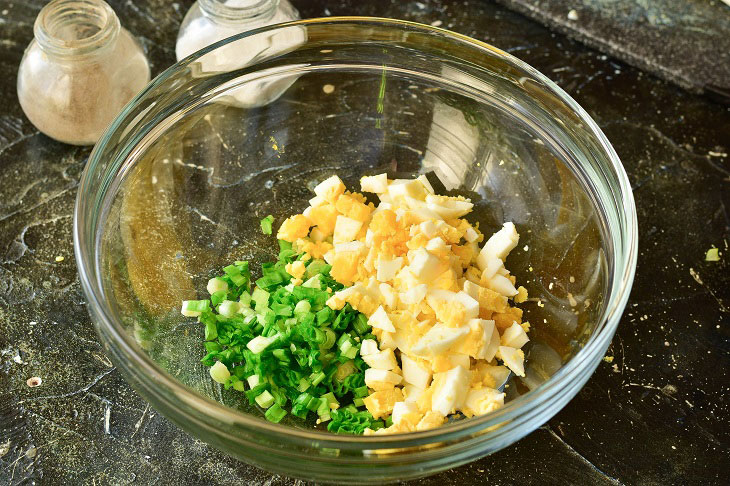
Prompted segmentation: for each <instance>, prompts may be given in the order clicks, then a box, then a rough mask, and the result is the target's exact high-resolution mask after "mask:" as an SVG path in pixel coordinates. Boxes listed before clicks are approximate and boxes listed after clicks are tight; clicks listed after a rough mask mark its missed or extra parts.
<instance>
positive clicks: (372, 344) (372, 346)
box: [360, 339, 379, 357]
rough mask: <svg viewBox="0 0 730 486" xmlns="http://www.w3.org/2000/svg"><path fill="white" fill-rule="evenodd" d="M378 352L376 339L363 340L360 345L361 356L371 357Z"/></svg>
mask: <svg viewBox="0 0 730 486" xmlns="http://www.w3.org/2000/svg"><path fill="white" fill-rule="evenodd" d="M378 352H379V350H378V343H377V342H376V341H375V340H374V339H363V341H362V343H360V356H363V357H364V356H369V355H371V354H375V353H378Z"/></svg>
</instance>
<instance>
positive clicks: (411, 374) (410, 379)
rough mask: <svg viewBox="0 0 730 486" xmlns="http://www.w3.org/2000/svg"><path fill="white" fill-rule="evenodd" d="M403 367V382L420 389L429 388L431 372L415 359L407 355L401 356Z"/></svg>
mask: <svg viewBox="0 0 730 486" xmlns="http://www.w3.org/2000/svg"><path fill="white" fill-rule="evenodd" d="M401 365H402V366H401V367H402V368H403V381H405V382H406V383H410V384H411V385H414V386H416V387H418V388H421V389H424V388H427V387H428V385H429V384H430V383H431V371H430V370H428V369H426V368H424V367H423V366H421V365H420V364H418V362H417V361H416V360H414V359H411V358H410V357H408V355H406V354H403V353H402V354H401Z"/></svg>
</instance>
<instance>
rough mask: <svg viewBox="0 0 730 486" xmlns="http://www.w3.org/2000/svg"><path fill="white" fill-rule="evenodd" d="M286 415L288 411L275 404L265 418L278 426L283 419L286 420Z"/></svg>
mask: <svg viewBox="0 0 730 486" xmlns="http://www.w3.org/2000/svg"><path fill="white" fill-rule="evenodd" d="M285 415H286V410H284V409H283V408H281V407H280V406H279V404H278V403H277V404H274V405H273V406H272V407H271V408H269V409H268V410H267V411H266V413H265V414H264V416H265V417H266V420H268V421H269V422H274V423H275V424H278V423H279V422H281V419H283V418H284V416H285Z"/></svg>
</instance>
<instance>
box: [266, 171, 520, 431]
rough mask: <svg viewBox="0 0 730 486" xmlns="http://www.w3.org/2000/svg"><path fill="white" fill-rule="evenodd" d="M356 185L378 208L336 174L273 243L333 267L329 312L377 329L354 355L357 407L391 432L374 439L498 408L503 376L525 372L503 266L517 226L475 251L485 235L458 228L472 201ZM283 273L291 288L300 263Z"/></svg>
mask: <svg viewBox="0 0 730 486" xmlns="http://www.w3.org/2000/svg"><path fill="white" fill-rule="evenodd" d="M361 186H362V190H363V191H364V192H373V193H375V194H377V195H378V197H379V199H380V204H379V205H378V206H377V207H375V205H373V204H372V203H368V202H367V199H366V198H365V196H363V195H362V194H359V193H356V192H349V191H347V190H346V188H345V185H344V183H343V182H342V181H341V180H340V179H339V177H337V176H332V177H330V178H328V179H326V180H325V181H323V182H322V183H320V184H319V185H318V186H317V187H315V189H314V192H315V194H316V196H315V197H314V198H312V199H311V200H310V207H308V208H307V209H306V210H305V211H304V213H303V214H298V215H295V216H292V217H290V218H288V219H287V220H286V221H284V223H283V224H282V225H281V228H280V229H279V232H278V234H277V237H278V238H279V239H282V240H286V241H289V242H291V243H293V244H294V248H295V249H296V250H297V251H298V252H301V253H304V254H305V258H317V259H324V260H325V261H326V262H327V263H328V264H330V265H331V267H332V268H331V270H330V275H331V276H332V278H334V279H335V280H337V281H338V282H340V283H342V284H343V285H346V286H348V287H347V288H345V289H344V290H341V291H339V292H336V293H334V294H333V295H332V297H331V298H330V299H329V300H328V301H327V305H328V306H330V307H331V308H333V309H341V308H342V307H343V306H344V305H345V303H349V304H350V305H351V306H352V307H353V308H354V309H356V310H358V311H360V312H362V313H363V314H365V315H366V316H367V317H368V319H369V321H368V322H369V324H370V325H371V326H372V327H373V331H372V332H373V334H374V335H375V336H376V337H377V338H378V344H379V349H378V346H377V345H376V344H375V343H374V342H371V343H369V344H370V345H368V346H365V345H364V346H363V347H362V348H361V353H362V355H363V356H362V357H363V359H364V360H365V361H366V362H367V363H368V365H369V366H370V368H369V369H368V370H367V372H366V380H365V381H366V385H367V386H368V387H369V389H370V390H371V393H370V395H369V396H368V397H366V398H365V399H364V400H363V402H364V404H365V406H366V407H367V410H368V411H369V412H370V413H371V414H372V415H373V417H374V418H376V419H378V418H381V417H382V418H384V417H387V416H391V418H392V422H393V425H392V426H390V427H388V428H385V429H380V430H378V431H377V432H374V433H377V434H381V433H397V432H412V431H420V430H427V429H430V428H434V427H438V426H440V425H441V424H443V423H444V422H445V421H446V416H447V415H449V414H451V413H455V412H461V413H463V414H464V415H466V416H473V415H481V414H485V413H489V412H491V411H493V410H495V409H497V408H499V407H501V406H502V405H503V404H504V393H501V392H499V391H498V390H497V387H499V386H501V385H502V384H503V383H504V381H505V380H506V379H507V377H508V376H509V373H510V371H511V372H513V373H514V374H516V375H518V376H524V374H525V372H524V353H523V351H522V350H521V349H520V348H521V347H522V346H524V344H525V343H527V341H529V338H528V337H527V332H528V331H529V328H530V326H529V323H527V322H522V310H520V309H518V308H516V307H511V306H510V304H509V299H512V300H513V301H514V302H516V303H519V302H524V301H525V300H526V299H527V290H526V289H525V288H524V287H519V288H515V283H516V279H515V277H514V276H512V275H510V273H509V271H507V270H506V269H505V267H504V260H505V259H506V257H507V255H508V254H509V252H510V251H511V250H512V249H513V248H515V247H516V246H517V243H518V240H519V235H518V234H517V231H516V229H515V226H514V224H512V223H509V222H508V223H505V224H504V226H503V227H502V228H501V229H500V230H499V231H498V232H496V233H495V234H494V235H492V236H491V237H490V238H489V239H487V240H486V242H485V243H484V245H483V246H482V248H481V249H480V248H479V243H481V242H482V241H484V240H485V237H484V235H483V234H482V233H481V232H480V231H479V228H478V227H475V226H473V225H472V224H471V223H469V221H467V220H466V219H464V218H463V217H464V216H466V215H467V214H468V213H469V212H470V211H471V209H472V207H473V205H472V203H471V201H470V200H468V199H465V198H463V197H460V196H459V197H450V196H442V195H437V194H434V191H433V188H432V187H431V185H430V184H429V183H428V180H427V179H426V178H425V177H423V176H421V177H419V178H417V179H413V180H409V179H396V180H389V179H387V176H386V175H385V174H379V175H376V176H366V177H363V178H362V179H361ZM286 270H287V272H288V273H290V274H291V275H292V276H293V277H294V278H295V279H298V280H299V279H301V278H302V276H303V275H304V265H303V263H302V262H294V263H292V264H290V265H287V268H286ZM394 351H395V353H394ZM366 352H367V355H366V354H365V353H366ZM498 360H499V361H501V364H500V363H499V361H498ZM366 433H373V432H372V431H366Z"/></svg>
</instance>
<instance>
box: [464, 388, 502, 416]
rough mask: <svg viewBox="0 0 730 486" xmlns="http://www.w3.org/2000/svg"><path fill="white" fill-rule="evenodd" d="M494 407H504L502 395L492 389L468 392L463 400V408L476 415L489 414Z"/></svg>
mask: <svg viewBox="0 0 730 486" xmlns="http://www.w3.org/2000/svg"><path fill="white" fill-rule="evenodd" d="M495 405H496V406H497V407H500V406H502V405H504V393H500V392H499V391H497V390H494V389H492V388H478V389H472V390H469V391H468V393H467V394H466V399H465V400H464V408H466V409H468V410H470V411H471V412H472V413H473V414H476V415H481V414H485V413H487V412H489V411H490V410H491V409H492V408H493V407H494V406H495Z"/></svg>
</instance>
